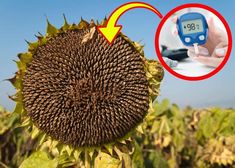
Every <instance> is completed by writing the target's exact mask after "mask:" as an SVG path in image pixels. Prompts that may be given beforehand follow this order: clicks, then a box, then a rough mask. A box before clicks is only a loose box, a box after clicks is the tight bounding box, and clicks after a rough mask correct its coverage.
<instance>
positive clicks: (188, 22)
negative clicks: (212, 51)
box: [177, 12, 208, 47]
mask: <svg viewBox="0 0 235 168" xmlns="http://www.w3.org/2000/svg"><path fill="white" fill-rule="evenodd" d="M177 29H178V34H179V37H180V39H181V41H182V43H183V44H184V45H185V46H194V47H195V46H197V45H203V44H205V43H206V41H207V38H208V24H207V21H206V18H205V17H204V16H203V15H202V14H200V13H197V12H189V13H186V14H183V15H182V16H180V17H179V18H178V19H177Z"/></svg>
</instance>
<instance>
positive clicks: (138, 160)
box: [132, 142, 144, 168]
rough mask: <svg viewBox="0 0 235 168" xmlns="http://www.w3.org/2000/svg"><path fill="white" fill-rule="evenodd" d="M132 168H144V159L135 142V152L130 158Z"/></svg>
mask: <svg viewBox="0 0 235 168" xmlns="http://www.w3.org/2000/svg"><path fill="white" fill-rule="evenodd" d="M132 167H133V168H143V167H144V157H143V154H142V151H141V147H140V146H139V144H138V143H137V142H135V150H134V153H133V156H132Z"/></svg>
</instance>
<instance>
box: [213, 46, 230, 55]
mask: <svg viewBox="0 0 235 168" xmlns="http://www.w3.org/2000/svg"><path fill="white" fill-rule="evenodd" d="M227 49H228V47H224V48H216V49H215V54H216V56H217V57H224V56H225V55H226V53H227Z"/></svg>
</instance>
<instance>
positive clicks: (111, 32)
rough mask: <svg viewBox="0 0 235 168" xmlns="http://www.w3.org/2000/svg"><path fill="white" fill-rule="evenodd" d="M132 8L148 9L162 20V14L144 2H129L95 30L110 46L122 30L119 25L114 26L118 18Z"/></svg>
mask: <svg viewBox="0 0 235 168" xmlns="http://www.w3.org/2000/svg"><path fill="white" fill-rule="evenodd" d="M134 8H145V9H149V10H151V11H152V12H154V13H155V14H157V15H158V16H159V17H160V18H162V14H161V13H160V12H159V11H158V10H157V9H156V8H154V7H153V6H152V5H149V4H147V3H144V2H129V3H126V4H123V5H122V6H120V7H118V8H117V9H115V10H114V11H113V12H112V14H111V15H110V16H109V18H108V20H107V24H106V25H105V26H98V27H97V30H98V31H99V32H100V33H101V34H102V35H103V36H104V37H105V38H106V40H107V41H108V42H109V43H110V44H112V43H113V41H114V39H115V38H116V36H117V35H118V34H119V32H120V30H121V29H122V26H121V25H116V23H117V21H118V19H119V17H120V16H121V15H122V14H123V13H125V12H126V11H128V10H130V9H134Z"/></svg>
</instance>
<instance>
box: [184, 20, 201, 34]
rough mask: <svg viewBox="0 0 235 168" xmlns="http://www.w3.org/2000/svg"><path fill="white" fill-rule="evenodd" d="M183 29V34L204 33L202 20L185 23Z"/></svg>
mask: <svg viewBox="0 0 235 168" xmlns="http://www.w3.org/2000/svg"><path fill="white" fill-rule="evenodd" d="M182 27H183V34H191V33H199V32H203V25H202V20H201V19H195V20H189V21H183V22H182Z"/></svg>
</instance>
